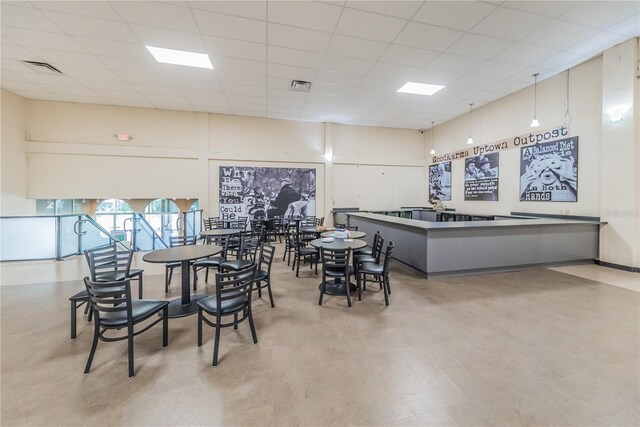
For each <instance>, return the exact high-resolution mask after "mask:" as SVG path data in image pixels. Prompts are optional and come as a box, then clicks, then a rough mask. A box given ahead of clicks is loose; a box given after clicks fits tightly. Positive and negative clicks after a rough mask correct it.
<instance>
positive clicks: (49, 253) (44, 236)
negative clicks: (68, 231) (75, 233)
mask: <svg viewBox="0 0 640 427" xmlns="http://www.w3.org/2000/svg"><path fill="white" fill-rule="evenodd" d="M56 221H57V219H56V217H53V216H41V217H3V218H2V219H1V221H0V261H19V260H29V259H51V258H56Z"/></svg>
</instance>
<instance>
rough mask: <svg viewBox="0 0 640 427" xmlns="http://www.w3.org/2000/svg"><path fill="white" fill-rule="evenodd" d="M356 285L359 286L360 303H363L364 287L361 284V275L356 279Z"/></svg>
mask: <svg viewBox="0 0 640 427" xmlns="http://www.w3.org/2000/svg"><path fill="white" fill-rule="evenodd" d="M356 283H357V285H356V286H358V301H362V286H361V283H360V275H358V276H357V277H356Z"/></svg>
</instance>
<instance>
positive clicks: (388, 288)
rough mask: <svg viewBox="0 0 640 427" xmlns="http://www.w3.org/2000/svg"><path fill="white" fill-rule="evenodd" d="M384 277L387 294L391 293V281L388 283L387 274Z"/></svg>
mask: <svg viewBox="0 0 640 427" xmlns="http://www.w3.org/2000/svg"><path fill="white" fill-rule="evenodd" d="M385 279H386V280H385V283H386V284H387V292H389V295H391V283H390V280H389V276H388V275H387V276H385Z"/></svg>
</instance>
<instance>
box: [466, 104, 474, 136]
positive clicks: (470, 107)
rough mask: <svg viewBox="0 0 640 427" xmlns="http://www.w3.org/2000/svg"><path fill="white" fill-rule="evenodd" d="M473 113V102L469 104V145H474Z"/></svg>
mask: <svg viewBox="0 0 640 427" xmlns="http://www.w3.org/2000/svg"><path fill="white" fill-rule="evenodd" d="M472 111H473V102H472V103H471V104H469V139H467V144H469V145H471V144H473V138H471V112H472Z"/></svg>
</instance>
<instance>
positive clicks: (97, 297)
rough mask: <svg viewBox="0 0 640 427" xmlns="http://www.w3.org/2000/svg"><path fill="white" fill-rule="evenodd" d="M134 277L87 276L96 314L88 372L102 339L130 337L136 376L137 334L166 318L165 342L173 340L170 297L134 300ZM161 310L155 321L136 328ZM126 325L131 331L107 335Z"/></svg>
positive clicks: (127, 329)
mask: <svg viewBox="0 0 640 427" xmlns="http://www.w3.org/2000/svg"><path fill="white" fill-rule="evenodd" d="M130 283H131V282H130V280H129V279H125V280H122V281H114V282H94V281H92V280H89V278H88V277H85V279H84V284H85V286H86V288H87V294H88V295H89V299H90V303H91V310H93V317H94V321H93V324H94V333H93V343H92V344H91V351H90V353H89V359H88V360H87V365H86V366H85V369H84V373H85V374H88V373H89V370H90V369H91V363H92V362H93V357H94V356H95V353H96V348H97V347H98V340H101V341H105V342H112V341H121V340H125V339H126V340H127V350H128V351H127V354H128V358H129V378H131V377H133V376H134V375H135V374H134V369H133V337H135V336H136V335H139V334H141V333H143V332H144V331H146V330H148V329H150V328H151V327H152V326H154V325H155V324H157V323H159V322H162V346H163V347H166V346H167V344H168V341H169V322H168V320H169V312H168V310H169V308H168V307H169V301H156V300H143V299H141V300H132V299H131V287H130ZM160 313H162V314H161V316H160V317H158V318H157V319H154V321H153V322H152V323H150V324H149V325H146V326H145V327H144V328H142V329H141V330H139V331H134V328H133V327H134V326H135V325H137V324H138V323H140V322H143V321H145V320H147V319H149V318H151V317H152V316H156V315H158V314H160ZM114 329H115V330H122V329H125V330H126V332H127V334H126V335H124V336H118V337H105V336H104V334H105V332H107V331H109V330H114Z"/></svg>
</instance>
